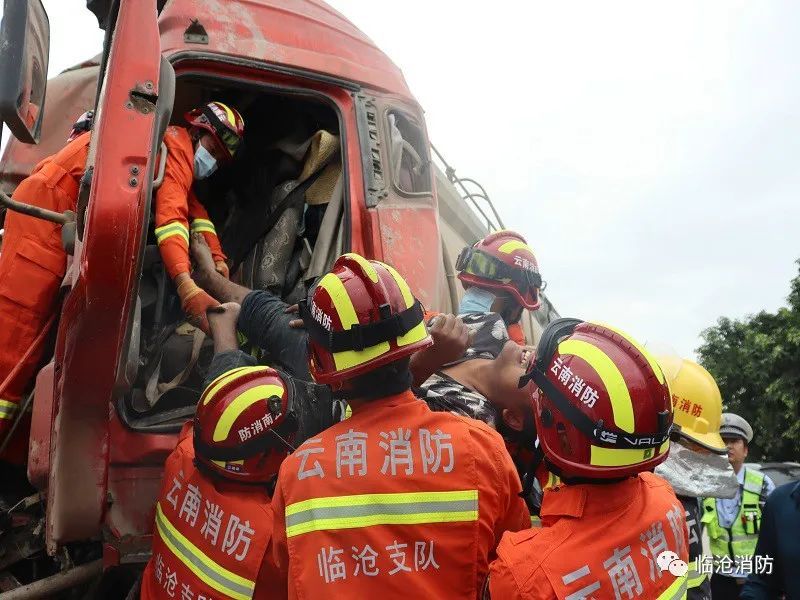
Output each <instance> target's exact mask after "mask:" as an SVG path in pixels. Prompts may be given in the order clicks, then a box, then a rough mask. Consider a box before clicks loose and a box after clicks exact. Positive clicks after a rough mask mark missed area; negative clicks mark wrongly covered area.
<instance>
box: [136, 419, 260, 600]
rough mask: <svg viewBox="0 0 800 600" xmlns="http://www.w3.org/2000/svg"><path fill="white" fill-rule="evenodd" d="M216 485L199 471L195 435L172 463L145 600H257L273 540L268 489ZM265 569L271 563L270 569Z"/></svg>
mask: <svg viewBox="0 0 800 600" xmlns="http://www.w3.org/2000/svg"><path fill="white" fill-rule="evenodd" d="M223 485H225V484H224V483H223V484H217V485H215V483H214V482H212V481H211V479H210V478H208V477H207V476H206V475H204V474H203V473H201V472H200V471H198V470H197V468H196V467H195V465H194V447H193V444H192V428H191V426H190V425H187V426H186V427H185V428H184V431H182V432H181V436H180V441H179V442H178V446H177V448H175V450H174V451H173V453H172V454H171V455H170V456H169V457H168V458H167V462H166V464H165V469H164V480H163V482H162V487H161V493H160V494H159V497H158V501H157V503H156V507H155V513H156V514H155V528H154V531H153V554H152V557H151V558H150V561H149V562H148V563H147V566H146V567H145V570H144V574H143V575H142V589H141V598H142V599H143V600H149V599H153V598H192V599H193V600H203V599H205V600H211V599H212V598H213V599H214V600H217V599H219V598H234V599H236V600H246V599H248V598H253V597H254V596H253V592H254V589H255V586H256V580H257V579H258V577H259V574H260V573H261V572H264V571H266V570H270V569H268V568H267V567H265V565H262V561H264V560H265V559H266V561H267V563H268V562H271V557H270V556H266V557H265V553H266V552H267V550H268V548H270V541H271V538H272V509H271V506H270V497H269V495H268V494H267V492H266V489H265V488H256V487H254V488H253V489H252V490H250V489H243V487H242V486H236V487H235V488H233V487H230V486H226V487H222V486H223ZM267 563H265V564H267Z"/></svg>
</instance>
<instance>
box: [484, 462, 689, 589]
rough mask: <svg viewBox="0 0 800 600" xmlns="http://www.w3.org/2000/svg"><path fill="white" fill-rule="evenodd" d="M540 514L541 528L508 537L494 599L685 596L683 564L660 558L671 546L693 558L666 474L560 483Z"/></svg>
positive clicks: (500, 552)
mask: <svg viewBox="0 0 800 600" xmlns="http://www.w3.org/2000/svg"><path fill="white" fill-rule="evenodd" d="M541 519H542V528H540V529H538V528H537V529H530V530H528V531H522V532H519V533H508V534H506V535H505V536H503V541H502V542H500V546H499V547H498V548H497V560H495V561H494V562H493V563H492V566H491V568H490V570H489V581H488V588H489V591H490V593H491V597H492V598H496V599H498V600H499V599H502V600H513V599H515V598H518V599H522V598H524V599H525V600H545V599H547V600H552V599H554V598H570V599H577V598H595V599H597V600H603V599H606V598H608V599H614V598H620V597H622V598H639V597H641V598H652V599H659V600H660V599H664V600H666V599H670V600H671V599H673V598H676V599H677V598H685V594H686V576H685V570H684V571H683V573H684V574H683V576H678V577H676V576H675V575H673V574H672V573H670V571H668V570H666V571H662V570H661V568H660V566H659V564H658V562H657V559H658V557H659V556H660V555H661V554H662V553H663V552H667V551H671V552H674V553H676V554H677V556H678V558H679V559H680V560H682V561H683V562H684V564H685V563H686V562H687V561H688V560H689V550H688V548H689V546H688V534H687V531H686V519H685V517H684V512H683V507H682V506H681V503H680V502H679V501H678V499H677V498H676V497H675V494H674V492H673V491H672V488H670V486H669V484H668V483H667V482H666V481H664V480H663V479H661V478H660V477H658V476H656V475H653V474H652V473H640V474H639V475H638V476H637V477H632V478H629V479H626V480H625V481H622V482H620V483H612V484H605V485H591V484H579V485H558V486H556V487H553V488H551V489H549V490H547V491H546V492H545V495H544V501H543V503H542V512H541ZM678 568H679V567H678ZM678 572H680V571H678Z"/></svg>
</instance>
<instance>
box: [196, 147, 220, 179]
mask: <svg viewBox="0 0 800 600" xmlns="http://www.w3.org/2000/svg"><path fill="white" fill-rule="evenodd" d="M216 170H217V159H216V158H214V157H213V156H211V153H210V152H209V151H208V150H206V148H205V146H203V144H201V143H199V142H198V143H197V149H196V150H195V151H194V178H195V179H205V178H206V177H208V176H209V175H211V174H212V173H213V172H214V171H216Z"/></svg>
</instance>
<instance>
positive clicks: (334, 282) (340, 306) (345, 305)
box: [319, 273, 389, 371]
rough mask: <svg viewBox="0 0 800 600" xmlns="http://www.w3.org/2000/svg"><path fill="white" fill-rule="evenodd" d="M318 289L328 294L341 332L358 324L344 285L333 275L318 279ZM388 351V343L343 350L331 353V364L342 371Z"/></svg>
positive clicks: (329, 274)
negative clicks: (360, 348)
mask: <svg viewBox="0 0 800 600" xmlns="http://www.w3.org/2000/svg"><path fill="white" fill-rule="evenodd" d="M319 287H321V288H322V289H324V290H325V291H326V292H328V296H330V299H331V302H332V303H333V306H334V308H335V309H336V313H337V314H338V315H339V322H340V323H341V324H342V329H343V330H345V331H346V330H348V329H350V328H351V327H352V326H353V325H356V324H357V323H358V316H357V315H356V310H355V308H354V307H353V302H352V301H351V300H350V297H349V296H348V295H347V290H346V289H344V284H343V283H342V281H341V279H339V278H338V277H337V276H336V275H334V274H333V273H328V274H327V275H325V276H324V277H323V278H322V279H320V282H319ZM388 351H389V342H381V343H380V344H376V345H375V346H370V347H369V348H364V349H363V350H343V351H342V352H334V353H333V362H334V364H335V365H336V370H337V371H344V370H345V369H350V368H352V367H357V366H358V365H361V364H364V363H365V362H367V361H370V360H373V359H375V358H378V357H379V356H380V355H381V354H385V353H386V352H388Z"/></svg>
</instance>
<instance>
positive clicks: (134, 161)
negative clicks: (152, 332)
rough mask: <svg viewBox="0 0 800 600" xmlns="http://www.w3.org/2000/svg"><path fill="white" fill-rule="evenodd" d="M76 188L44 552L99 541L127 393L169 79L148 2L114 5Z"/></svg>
mask: <svg viewBox="0 0 800 600" xmlns="http://www.w3.org/2000/svg"><path fill="white" fill-rule="evenodd" d="M114 7H115V8H114V9H112V13H111V16H110V17H109V23H108V25H107V28H106V41H105V47H104V58H103V64H102V66H101V74H100V89H99V92H98V100H97V110H96V113H95V114H96V121H95V124H94V129H93V133H92V141H91V146H90V151H89V158H88V162H87V173H86V176H85V177H84V181H83V183H82V187H81V194H80V198H79V201H78V207H77V211H76V212H77V214H78V224H77V239H76V243H75V254H74V263H73V266H72V268H71V271H70V273H71V276H70V275H69V274H68V279H71V284H72V290H71V292H70V293H69V295H68V296H67V298H66V300H65V302H64V308H63V313H62V317H61V323H60V326H59V331H58V338H57V341H56V358H55V394H54V396H55V411H54V412H55V418H54V421H53V427H52V436H51V443H50V452H51V468H50V473H49V481H48V498H47V544H48V550H49V551H50V552H54V551H55V549H56V548H57V547H58V546H59V545H61V544H64V543H66V542H70V541H75V540H82V539H87V538H90V537H93V536H96V535H97V534H98V533H99V532H100V527H101V523H102V520H103V516H104V511H105V509H106V507H107V502H108V499H107V475H108V455H109V411H110V410H113V408H112V406H111V404H112V400H113V398H114V396H115V394H116V393H119V392H120V391H121V389H123V388H124V387H125V385H127V378H128V377H129V375H130V374H129V373H126V371H127V368H126V367H127V357H128V353H127V347H128V344H129V342H130V338H131V328H132V326H133V321H134V315H135V310H136V290H137V287H138V279H139V274H140V269H141V265H140V262H141V257H142V252H143V248H144V244H145V238H146V235H147V224H148V215H149V211H150V195H151V187H152V181H153V171H154V162H155V156H156V153H157V149H158V146H159V145H160V142H161V138H162V137H163V134H164V130H165V128H166V126H167V124H168V122H169V117H170V114H171V111H172V104H173V99H174V89H175V87H174V86H175V75H174V72H173V70H172V67H171V66H170V65H169V63H168V62H167V61H165V60H163V59H162V57H161V47H160V42H159V31H158V23H157V13H156V0H136V1H135V2H128V1H121V2H115V3H114Z"/></svg>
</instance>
